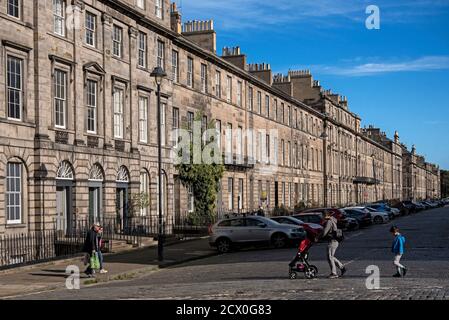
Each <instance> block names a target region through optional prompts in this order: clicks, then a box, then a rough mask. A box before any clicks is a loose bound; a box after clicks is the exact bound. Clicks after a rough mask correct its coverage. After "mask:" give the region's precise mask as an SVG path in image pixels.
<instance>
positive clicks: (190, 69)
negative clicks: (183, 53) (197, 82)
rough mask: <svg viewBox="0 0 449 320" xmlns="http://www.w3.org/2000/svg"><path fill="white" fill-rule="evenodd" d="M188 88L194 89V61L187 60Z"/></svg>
mask: <svg viewBox="0 0 449 320" xmlns="http://www.w3.org/2000/svg"><path fill="white" fill-rule="evenodd" d="M187 86H189V87H191V88H193V59H192V58H190V57H188V58H187Z"/></svg>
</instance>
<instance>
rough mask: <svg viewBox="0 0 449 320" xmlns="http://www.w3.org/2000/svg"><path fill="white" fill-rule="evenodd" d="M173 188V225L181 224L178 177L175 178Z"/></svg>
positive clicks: (179, 181) (179, 183) (179, 182)
mask: <svg viewBox="0 0 449 320" xmlns="http://www.w3.org/2000/svg"><path fill="white" fill-rule="evenodd" d="M174 180H175V186H174V202H175V203H174V205H175V223H176V224H179V223H180V222H181V180H179V177H178V176H175V179H174Z"/></svg>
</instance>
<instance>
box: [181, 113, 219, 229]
mask: <svg viewBox="0 0 449 320" xmlns="http://www.w3.org/2000/svg"><path fill="white" fill-rule="evenodd" d="M202 118H203V112H198V113H197V114H196V115H195V121H201V120H202ZM207 129H214V124H213V123H212V122H211V123H208V124H207ZM214 139H215V136H213V137H209V138H208V139H206V140H205V139H201V141H202V142H201V152H203V151H204V147H205V146H206V145H207V144H208V143H211V142H212V141H214ZM193 150H194V148H193V141H192V142H191V143H190V161H183V163H181V164H177V165H176V166H175V168H176V169H177V171H178V174H179V179H180V181H181V183H182V184H183V186H184V187H187V188H191V190H192V192H193V197H194V200H195V210H194V212H192V213H191V214H190V216H189V220H190V222H191V223H192V224H194V225H198V224H206V223H210V222H211V221H213V218H214V213H215V209H216V201H217V194H218V192H219V188H220V180H221V178H222V177H223V173H224V165H223V163H222V162H221V161H220V162H219V163H215V162H212V163H210V164H208V163H203V162H201V163H200V164H194V162H193ZM179 152H181V151H179ZM178 155H179V156H181V154H178ZM220 159H221V158H220Z"/></svg>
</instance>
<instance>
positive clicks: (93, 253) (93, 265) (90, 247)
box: [83, 223, 100, 277]
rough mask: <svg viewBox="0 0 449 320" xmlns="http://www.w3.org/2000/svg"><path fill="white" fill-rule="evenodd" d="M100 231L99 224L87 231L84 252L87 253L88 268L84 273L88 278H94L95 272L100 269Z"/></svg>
mask: <svg viewBox="0 0 449 320" xmlns="http://www.w3.org/2000/svg"><path fill="white" fill-rule="evenodd" d="M99 230H100V225H99V224H97V223H96V224H94V225H92V227H91V228H90V229H89V231H87V234H86V239H85V240H84V247H83V252H84V253H86V255H87V256H86V258H87V259H85V260H87V262H88V264H89V265H88V266H87V269H86V271H84V273H85V274H86V275H87V276H88V277H93V276H94V275H95V270H97V269H99V268H100V260H99V258H98V251H99V250H100V244H99V239H98V231H99Z"/></svg>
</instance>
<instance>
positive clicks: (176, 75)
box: [171, 50, 179, 82]
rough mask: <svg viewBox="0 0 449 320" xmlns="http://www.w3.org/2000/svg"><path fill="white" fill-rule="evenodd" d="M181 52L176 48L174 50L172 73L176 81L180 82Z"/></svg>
mask: <svg viewBox="0 0 449 320" xmlns="http://www.w3.org/2000/svg"><path fill="white" fill-rule="evenodd" d="M178 64H179V53H178V51H176V50H172V54H171V73H172V78H173V81H174V82H179V68H178Z"/></svg>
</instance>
